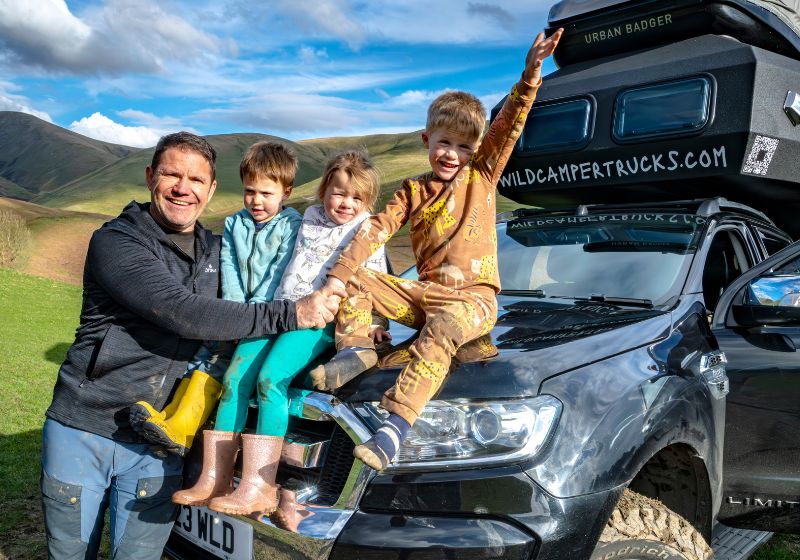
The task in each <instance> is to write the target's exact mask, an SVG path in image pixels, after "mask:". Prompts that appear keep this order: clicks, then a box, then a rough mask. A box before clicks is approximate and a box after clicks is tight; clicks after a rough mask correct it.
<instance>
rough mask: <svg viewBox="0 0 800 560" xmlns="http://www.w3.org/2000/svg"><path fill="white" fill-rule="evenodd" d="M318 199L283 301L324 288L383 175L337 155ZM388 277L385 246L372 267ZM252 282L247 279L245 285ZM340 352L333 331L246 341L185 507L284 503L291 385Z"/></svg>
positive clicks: (182, 494)
mask: <svg viewBox="0 0 800 560" xmlns="http://www.w3.org/2000/svg"><path fill="white" fill-rule="evenodd" d="M318 195H319V197H320V199H321V201H322V204H318V205H313V206H310V207H309V208H308V209H307V210H306V212H305V215H304V216H303V222H302V225H301V228H300V232H299V233H298V236H297V241H296V243H295V248H294V252H293V256H292V258H291V261H290V262H289V264H288V265H287V266H286V270H285V272H284V275H283V279H282V281H281V285H280V287H279V288H278V290H277V291H276V293H275V298H276V299H291V300H295V301H296V300H298V299H300V298H301V297H303V296H305V295H307V294H310V293H311V292H313V291H315V290H318V289H319V288H321V287H322V286H323V285H324V283H325V280H326V275H327V272H328V270H329V269H330V268H331V267H332V266H333V264H334V263H335V262H336V259H337V258H338V256H339V253H340V252H341V251H342V249H344V247H345V246H347V244H349V243H350V241H351V240H352V238H353V236H354V235H355V233H356V231H357V230H358V226H359V225H360V224H361V222H363V221H364V220H365V219H366V218H367V217H369V215H370V214H369V210H371V209H372V207H373V205H374V203H375V200H376V199H377V196H378V175H377V170H376V169H375V168H374V166H373V165H372V164H371V162H370V161H369V160H368V159H367V158H366V156H365V155H364V154H362V153H360V152H358V151H349V152H344V153H342V154H339V155H338V156H336V157H334V158H333V159H332V160H331V161H330V162H329V163H328V164H327V166H326V168H325V171H324V173H323V176H322V179H321V181H320V186H319V190H318ZM365 265H366V266H368V267H370V268H373V269H375V270H380V271H382V272H386V268H387V266H386V257H385V252H384V249H383V247H380V248H378V249H377V250H376V252H375V253H374V254H373V255H372V256H371V257H370V258H369V260H368V261H367V262H366V264H365ZM247 280H248V279H247V278H245V277H242V281H243V284H244V285H245V286H246V285H247V284H246V282H247ZM373 323H374V326H373V329H372V336H373V337H374V339H375V340H376V341H377V342H380V341H381V340H383V339H389V338H390V337H389V335H388V333H386V331H385V330H384V327H385V323H384V324H380V323H376V321H373ZM333 349H334V340H333V326H332V325H331V326H329V327H327V328H325V329H304V330H298V331H292V332H286V333H283V334H280V335H278V336H274V337H267V338H265V339H256V340H246V341H242V342H241V343H239V346H238V347H237V349H236V353H235V354H234V357H233V359H232V361H231V366H230V367H229V368H228V371H227V372H226V373H225V380H224V391H223V396H222V399H221V401H220V406H219V410H218V411H217V420H216V424H215V425H214V430H206V431H205V432H204V433H203V444H204V452H203V471H202V473H201V474H200V478H199V480H198V481H197V483H196V484H195V485H194V486H193V487H192V488H189V489H186V490H181V491H179V492H176V493H175V494H174V495H173V498H172V499H173V501H174V502H175V503H179V504H185V505H194V506H199V505H206V504H208V507H209V508H211V509H213V510H216V511H220V512H223V513H229V514H238V515H246V514H250V513H253V512H264V513H271V512H273V511H275V509H276V507H277V505H278V500H277V492H278V486H277V485H276V484H275V475H276V472H277V468H278V463H279V460H280V454H281V448H282V446H283V437H284V436H285V435H286V428H287V424H288V418H289V411H288V407H289V402H288V390H289V384H290V383H291V381H292V379H294V378H295V377H296V376H297V375H298V374H300V373H301V372H304V371H305V370H306V369H307V368H308V366H309V365H310V364H311V363H312V362H314V360H316V359H317V358H319V357H320V356H321V355H322V354H323V353H325V352H329V351H332V350H333ZM254 387H255V388H256V394H257V400H258V422H257V425H256V433H255V434H242V435H241V440H242V455H243V461H242V476H241V479H240V482H239V485H238V486H237V488H236V490H235V491H234V492H233V493H230V486H231V480H232V477H233V465H234V463H235V461H236V450H237V448H238V441H239V438H240V434H241V432H242V430H243V429H244V426H245V421H246V420H247V409H248V404H249V400H250V395H251V394H252V392H253V388H254Z"/></svg>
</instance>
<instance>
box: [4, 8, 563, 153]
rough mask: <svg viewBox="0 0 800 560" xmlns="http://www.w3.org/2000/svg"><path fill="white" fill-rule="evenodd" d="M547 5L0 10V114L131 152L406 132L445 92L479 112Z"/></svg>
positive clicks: (521, 54) (513, 69)
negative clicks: (166, 145) (171, 143)
mask: <svg viewBox="0 0 800 560" xmlns="http://www.w3.org/2000/svg"><path fill="white" fill-rule="evenodd" d="M552 3H553V2H551V1H550V0H529V1H527V2H519V0H476V1H470V0H436V1H432V0H399V1H398V0H394V1H391V2H389V1H379V0H193V1H189V0H186V1H183V0H159V1H153V0H74V1H73V0H70V1H66V2H65V1H64V0H0V111H21V112H24V113H29V114H32V115H35V116H37V117H39V118H41V119H43V120H46V121H48V122H51V123H53V124H56V125H58V126H61V127H64V128H68V129H70V130H73V131H75V132H78V133H80V134H83V135H85V136H89V137H92V138H96V139H99V140H104V141H107V142H113V143H116V144H124V145H127V146H135V147H148V146H153V145H154V144H155V143H156V141H157V140H158V138H159V137H160V136H161V135H163V134H166V133H169V132H175V131H178V130H189V131H192V132H195V133H198V134H202V135H209V134H227V133H234V132H260V133H264V134H272V135H275V136H280V137H283V138H288V139H291V140H300V139H306V138H324V137H331V136H357V135H363V134H378V133H396V132H407V131H413V130H419V129H421V128H423V127H424V124H425V111H426V108H427V106H428V104H429V103H430V101H431V100H432V99H433V98H434V97H435V96H436V95H438V94H439V93H441V92H443V91H446V90H448V89H461V90H466V91H469V92H470V93H472V94H474V95H476V96H478V97H479V98H480V99H481V100H482V101H483V102H484V105H486V107H487V110H491V107H493V106H494V105H495V104H496V103H497V102H498V101H499V100H500V99H501V98H502V97H503V96H504V95H505V93H506V92H507V91H508V90H509V89H510V87H511V85H512V84H513V83H514V82H515V81H516V80H517V78H518V77H519V74H520V72H521V71H522V67H523V63H524V60H525V54H526V53H527V50H528V48H529V47H530V45H531V43H532V42H533V39H534V38H535V36H536V33H537V32H538V31H540V30H541V29H542V28H543V27H544V26H545V24H546V20H547V12H548V10H549V7H550V5H551V4H552ZM553 69H554V66H553V63H552V61H550V60H548V61H546V63H545V66H544V73H545V74H546V73H548V72H550V71H552V70H553Z"/></svg>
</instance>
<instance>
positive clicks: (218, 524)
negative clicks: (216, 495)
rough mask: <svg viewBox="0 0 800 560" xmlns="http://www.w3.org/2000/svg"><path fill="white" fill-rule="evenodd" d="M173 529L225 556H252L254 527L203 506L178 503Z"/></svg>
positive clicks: (246, 559)
mask: <svg viewBox="0 0 800 560" xmlns="http://www.w3.org/2000/svg"><path fill="white" fill-rule="evenodd" d="M175 530H176V531H177V532H178V533H179V534H180V535H181V536H183V537H184V538H186V539H187V540H188V541H189V542H191V543H194V544H196V545H197V546H199V547H200V548H202V549H204V550H207V551H209V552H210V553H212V554H213V555H214V556H216V557H218V558H224V559H225V560H251V559H252V558H253V527H251V526H250V525H248V524H247V523H245V522H244V521H239V520H238V519H234V518H232V517H229V516H227V515H223V514H221V513H217V512H215V511H211V510H210V509H207V508H204V507H191V506H181V507H180V509H179V510H178V515H177V517H176V518H175Z"/></svg>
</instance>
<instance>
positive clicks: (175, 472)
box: [41, 418, 183, 560]
mask: <svg viewBox="0 0 800 560" xmlns="http://www.w3.org/2000/svg"><path fill="white" fill-rule="evenodd" d="M182 471H183V460H182V459H181V458H180V457H177V456H176V455H172V454H168V453H166V452H164V451H163V450H161V449H159V448H158V447H155V446H151V445H147V444H139V443H124V442H118V441H114V440H111V439H108V438H104V437H101V436H98V435H95V434H91V433H89V432H84V431H83V430H76V429H74V428H70V427H68V426H65V425H63V424H61V423H60V422H57V421H55V420H53V419H51V418H48V419H47V420H46V421H45V423H44V428H43V430H42V476H41V491H42V505H43V510H44V523H45V530H46V532H47V550H48V558H50V559H57V560H67V559H70V560H71V559H79V558H80V559H83V558H97V550H98V548H99V546H100V536H101V534H102V529H103V520H104V517H105V511H106V509H108V510H109V518H110V532H111V543H112V548H113V558H115V559H118V560H123V559H125V560H159V559H160V558H161V554H162V551H163V548H164V545H165V544H166V542H167V539H168V538H169V534H170V531H171V530H172V526H173V522H174V520H175V513H176V506H175V504H173V503H172V500H171V498H172V494H173V492H175V491H177V490H179V489H180V488H181V483H182V474H181V473H182Z"/></svg>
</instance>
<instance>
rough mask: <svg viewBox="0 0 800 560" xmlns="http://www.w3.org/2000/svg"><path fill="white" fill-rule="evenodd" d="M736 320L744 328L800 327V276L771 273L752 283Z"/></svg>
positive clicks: (736, 309) (736, 311) (738, 307)
mask: <svg viewBox="0 0 800 560" xmlns="http://www.w3.org/2000/svg"><path fill="white" fill-rule="evenodd" d="M732 310H733V318H734V319H735V320H736V322H737V323H738V324H740V325H742V326H744V327H756V326H762V325H764V326H766V325H773V326H800V275H796V274H770V275H766V276H761V277H759V278H756V279H754V280H752V281H751V282H749V283H748V284H747V286H746V288H745V291H744V297H743V303H742V304H739V305H733V308H732Z"/></svg>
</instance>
